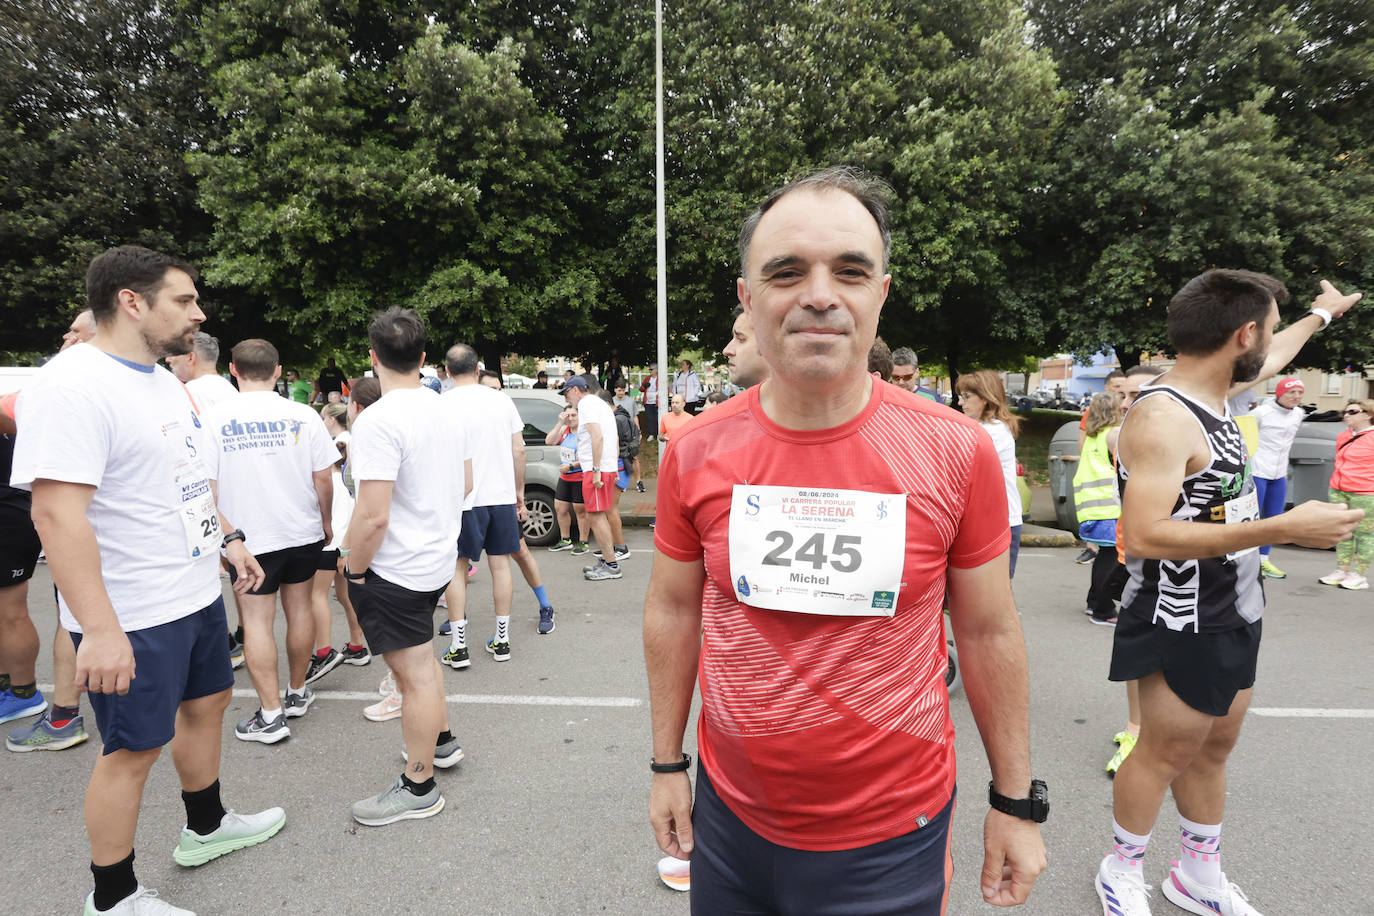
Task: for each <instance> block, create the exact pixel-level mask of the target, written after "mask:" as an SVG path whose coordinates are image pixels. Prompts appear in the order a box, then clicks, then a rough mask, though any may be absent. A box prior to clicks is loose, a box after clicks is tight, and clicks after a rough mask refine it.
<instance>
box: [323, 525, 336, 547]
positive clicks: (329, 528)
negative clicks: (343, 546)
mask: <svg viewBox="0 0 1374 916" xmlns="http://www.w3.org/2000/svg"><path fill="white" fill-rule="evenodd" d="M332 540H334V526H333V525H332V524H330V523H329V522H325V523H324V542H325V543H326V544H328V543H329V542H330V541H332Z"/></svg>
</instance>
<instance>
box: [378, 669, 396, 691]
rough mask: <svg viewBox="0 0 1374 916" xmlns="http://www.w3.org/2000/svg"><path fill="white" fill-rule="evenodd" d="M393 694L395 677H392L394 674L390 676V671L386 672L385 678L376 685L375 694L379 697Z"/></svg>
mask: <svg viewBox="0 0 1374 916" xmlns="http://www.w3.org/2000/svg"><path fill="white" fill-rule="evenodd" d="M395 692H396V675H394V674H392V673H391V672H390V671H388V672H387V673H386V677H384V678H382V682H381V683H380V684H378V685H377V693H378V694H379V695H381V696H386V695H387V694H389V693H395Z"/></svg>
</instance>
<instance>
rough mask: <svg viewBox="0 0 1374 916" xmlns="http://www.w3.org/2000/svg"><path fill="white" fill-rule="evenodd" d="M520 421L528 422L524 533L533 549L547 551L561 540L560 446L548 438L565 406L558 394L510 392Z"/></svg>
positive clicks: (533, 390)
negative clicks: (557, 499) (556, 502)
mask: <svg viewBox="0 0 1374 916" xmlns="http://www.w3.org/2000/svg"><path fill="white" fill-rule="evenodd" d="M504 390H505V392H506V394H507V395H509V396H510V399H511V400H512V401H514V402H515V409H516V410H518V411H520V419H521V420H523V421H524V422H525V509H526V510H527V511H528V512H529V515H528V516H527V517H526V519H525V524H524V526H523V533H524V535H525V542H526V543H528V544H529V545H530V546H531V547H547V546H549V545H550V544H552V543H553V542H554V541H556V540H558V518H557V516H555V515H554V511H553V493H554V489H555V488H556V487H557V486H558V446H556V445H545V444H544V437H545V436H547V435H548V434H549V430H551V429H553V428H554V426H556V425H557V424H558V415H559V413H561V412H562V410H563V407H564V406H565V402H564V400H563V396H562V395H561V394H559V393H558V392H556V391H548V390H546V389H543V388H506V389H504Z"/></svg>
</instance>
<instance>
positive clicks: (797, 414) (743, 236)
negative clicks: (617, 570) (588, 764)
mask: <svg viewBox="0 0 1374 916" xmlns="http://www.w3.org/2000/svg"><path fill="white" fill-rule="evenodd" d="M885 190H886V189H885V188H884V187H883V186H882V185H880V184H879V183H877V182H875V181H873V180H871V179H868V178H865V177H863V176H860V175H856V174H855V173H853V172H849V171H846V170H826V171H823V172H820V173H817V174H815V175H813V176H810V177H809V178H806V179H803V180H802V181H800V182H797V183H796V184H793V185H790V186H788V187H787V188H784V189H783V190H781V191H779V192H777V193H775V194H774V195H773V196H772V197H770V198H769V199H768V200H767V201H766V202H765V203H764V204H763V205H761V206H760V208H759V209H758V210H757V211H755V213H754V214H753V215H752V216H751V217H750V218H749V219H748V220H746V221H745V224H744V227H743V229H742V230H741V233H740V253H741V268H742V276H741V278H740V280H739V282H738V292H739V298H740V303H741V304H742V305H743V307H744V314H745V315H746V316H748V317H749V319H750V321H751V323H752V324H753V328H754V332H755V335H756V340H757V346H758V349H759V352H760V353H761V354H762V356H763V358H764V360H765V361H766V362H767V363H768V366H769V368H770V370H771V373H772V374H771V376H770V377H769V379H768V380H766V381H764V382H763V384H762V385H760V386H757V387H755V388H751V389H750V390H749V391H748V392H746V393H745V394H744V395H743V396H741V397H738V398H732V399H731V400H729V401H727V402H726V403H725V404H723V405H721V406H720V407H719V408H717V409H715V410H712V411H711V412H710V413H708V414H707V415H705V416H704V417H700V418H698V419H697V420H695V421H693V422H692V423H691V424H688V425H687V426H686V427H684V428H683V429H682V430H681V431H680V432H679V433H678V435H677V436H675V437H674V438H673V443H672V447H671V448H669V449H667V450H666V451H665V453H664V456H663V461H662V466H661V468H660V473H659V496H658V526H657V530H656V533H655V544H656V547H657V555H656V557H655V561H654V566H653V573H652V578H651V580H650V584H649V593H648V597H647V599H646V601H645V608H644V645H645V658H646V663H647V667H648V673H649V689H650V699H651V704H652V717H653V739H654V754H653V770H654V777H653V780H654V782H653V790H652V796H651V800H650V810H649V813H650V821H651V822H652V824H653V826H654V830H655V833H656V838H657V840H658V843H659V846H660V847H661V848H662V849H663V851H664V852H666V853H668V854H669V855H675V856H677V857H679V858H684V859H685V858H688V857H689V856H690V857H691V860H692V894H693V909H694V910H699V911H701V912H726V911H735V910H737V909H740V908H741V907H742V906H743V905H744V902H745V901H748V904H749V906H750V907H752V908H754V909H762V910H765V911H778V912H789V911H820V910H824V909H825V906H824V905H823V902H824V901H826V900H836V901H838V900H844V901H846V902H847V903H848V904H849V905H851V906H852V907H854V908H855V909H854V910H853V911H855V912H866V911H876V910H881V911H883V912H889V911H892V912H896V911H900V912H904V913H917V914H930V916H934V914H939V913H943V911H944V905H945V899H946V897H947V894H948V875H949V874H950V872H951V869H950V867H949V858H948V856H949V853H948V840H949V833H948V830H949V818H950V814H951V811H952V808H953V804H952V794H953V790H954V782H955V771H954V745H953V739H954V731H953V725H952V723H951V721H950V717H949V696H948V693H947V692H946V690H945V686H944V672H945V668H946V664H947V662H946V656H945V643H944V630H943V625H942V615H941V608H942V603H943V599H944V598H945V595H946V592H947V593H948V605H949V608H950V616H951V619H952V622H953V625H954V630H955V635H956V637H957V638H958V640H959V648H960V652H959V654H960V662H961V665H962V666H963V668H964V672H965V684H966V685H967V693H968V698H969V705H970V707H971V708H972V710H973V714H974V718H975V721H976V722H977V724H978V727H979V730H980V732H981V733H982V735H983V738H984V744H985V746H986V748H987V751H988V757H989V760H990V763H991V768H992V776H993V786H992V788H993V790H994V794H993V797H992V799H991V800H992V801H993V803H994V804H995V806H996V808H997V810H993V811H990V812H989V813H988V815H987V821H986V824H985V830H984V835H985V843H986V857H985V860H984V863H983V868H982V872H981V879H980V880H981V883H982V889H983V897H984V899H986V900H987V901H988V902H990V903H993V904H997V905H1013V904H1017V903H1021V902H1023V901H1024V900H1025V899H1026V896H1027V894H1028V893H1029V892H1030V888H1031V885H1032V884H1033V883H1034V881H1035V879H1036V877H1037V876H1038V875H1039V874H1040V872H1041V871H1042V870H1043V869H1044V867H1045V852H1044V845H1043V842H1042V841H1041V838H1040V834H1039V828H1038V827H1037V826H1036V823H1035V821H1042V820H1043V819H1044V814H1045V811H1046V809H1047V808H1046V804H1045V801H1044V789H1043V783H1037V784H1036V785H1035V787H1033V786H1032V780H1031V772H1030V761H1029V751H1028V731H1029V726H1028V708H1027V707H1028V701H1027V694H1028V686H1027V672H1026V657H1025V646H1024V641H1023V639H1022V635H1021V629H1020V623H1019V621H1018V618H1017V614H1016V608H1015V605H1014V603H1013V600H1012V595H1011V588H1010V584H1009V579H1008V578H1007V548H1008V545H1009V538H1010V533H1009V530H1008V528H1007V515H1006V495H1005V489H1004V484H1003V482H1002V475H1001V466H1000V464H999V462H998V460H997V455H996V452H995V450H994V448H993V445H992V441H991V440H990V439H989V438H988V436H987V434H986V433H985V432H984V431H983V430H982V429H981V428H980V427H979V426H978V424H976V423H974V422H972V421H969V420H967V419H966V418H964V417H962V416H961V415H959V414H957V413H955V412H953V411H950V410H949V409H947V408H945V407H943V406H940V405H936V404H933V403H931V402H930V401H927V400H925V399H922V398H919V397H917V396H916V395H914V394H910V393H908V392H905V391H902V390H900V389H898V388H896V387H894V386H891V385H877V384H875V383H874V381H873V379H872V378H871V377H870V376H869V375H868V374H867V373H866V372H865V371H864V370H865V366H866V361H865V356H866V354H867V353H868V350H869V348H870V347H871V346H872V344H873V340H874V337H875V336H876V331H877V322H878V314H879V312H880V310H881V308H882V304H883V301H884V300H885V298H886V296H887V290H888V286H889V283H890V282H891V278H890V276H889V275H888V274H887V254H888V245H889V233H888V230H887V208H886V204H885V202H884V192H885ZM698 669H699V670H698ZM698 678H699V680H700V686H701V695H702V709H701V715H700V721H699V728H698V750H699V753H700V756H701V763H700V765H699V767H698V771H697V775H698V782H697V796H696V803H695V808H694V807H693V803H692V796H691V784H690V780H689V778H688V776H687V769H688V766H689V764H690V760H689V758H688V757H687V756H686V755H685V754H684V753H683V750H682V746H683V732H684V730H685V728H686V724H687V719H688V715H689V712H690V709H691V701H692V693H693V686H694V684H695V683H696V682H697V680H698ZM970 679H971V680H970ZM1028 796H1029V797H1028ZM817 853H824V855H817ZM875 867H876V868H878V869H879V870H881V871H882V873H883V874H884V875H885V876H890V880H889V878H888V877H885V878H884V880H882V881H873V880H871V876H872V874H874V871H873V869H874V868H875Z"/></svg>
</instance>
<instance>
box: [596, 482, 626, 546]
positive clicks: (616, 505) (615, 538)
mask: <svg viewBox="0 0 1374 916" xmlns="http://www.w3.org/2000/svg"><path fill="white" fill-rule="evenodd" d="M608 486H609V487H610V488H611V511H610V512H607V513H604V514H605V515H606V521H607V522H609V523H610V526H611V544H612V549H614V545H616V544H624V543H625V532H624V531H623V530H622V529H621V527H620V487H617V486H616V485H615V484H613V483H612V484H608ZM601 556H603V557H605V558H606V562H607V563H609V562H610V561H611V560H614V559H615V554H613V553H605V552H604V551H603V552H602V554H601Z"/></svg>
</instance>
